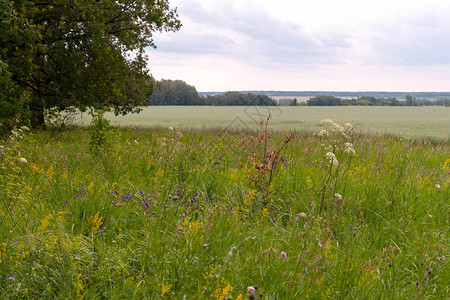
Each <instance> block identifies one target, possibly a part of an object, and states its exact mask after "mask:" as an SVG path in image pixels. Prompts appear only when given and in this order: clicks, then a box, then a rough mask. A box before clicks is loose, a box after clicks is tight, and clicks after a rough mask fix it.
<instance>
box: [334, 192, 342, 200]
mask: <svg viewBox="0 0 450 300" xmlns="http://www.w3.org/2000/svg"><path fill="white" fill-rule="evenodd" d="M334 197H336V198H337V199H342V195H341V194H338V193H336V194H334Z"/></svg>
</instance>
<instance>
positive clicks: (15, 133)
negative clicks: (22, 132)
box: [11, 130, 19, 136]
mask: <svg viewBox="0 0 450 300" xmlns="http://www.w3.org/2000/svg"><path fill="white" fill-rule="evenodd" d="M11 133H12V134H14V135H15V136H18V135H19V134H18V133H17V132H15V131H14V130H12V131H11Z"/></svg>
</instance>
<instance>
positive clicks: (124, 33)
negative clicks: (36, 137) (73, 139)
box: [0, 0, 181, 127]
mask: <svg viewBox="0 0 450 300" xmlns="http://www.w3.org/2000/svg"><path fill="white" fill-rule="evenodd" d="M180 27H181V23H180V21H179V19H178V15H177V13H176V9H172V8H170V6H169V3H168V0H133V1H132V0H40V1H29V0H16V1H7V0H0V47H1V48H0V51H1V52H0V60H1V61H0V62H2V63H3V64H6V66H7V71H8V74H9V75H8V77H9V80H10V81H11V83H12V84H11V87H14V88H19V89H20V90H21V93H22V94H24V95H27V96H28V99H29V101H28V102H27V103H28V104H27V107H28V108H29V111H30V113H31V114H30V124H31V125H32V126H33V127H36V126H39V125H43V124H44V112H45V110H46V109H48V108H55V107H56V108H58V109H59V110H64V109H65V108H67V107H70V106H75V107H78V108H79V109H81V110H85V109H86V108H87V107H96V108H104V107H110V108H112V110H113V111H114V112H115V113H116V114H125V113H128V112H132V111H136V110H138V109H139V108H138V106H139V105H143V104H145V103H146V101H147V100H148V97H149V95H150V93H151V90H152V80H151V76H150V74H149V70H148V69H147V58H146V56H145V51H144V50H145V48H146V47H154V46H155V45H154V42H153V34H154V33H155V32H156V31H176V30H178V29H179V28H180ZM0 97H1V98H2V99H3V98H5V97H6V95H0ZM2 101H3V100H2ZM11 117H15V116H11Z"/></svg>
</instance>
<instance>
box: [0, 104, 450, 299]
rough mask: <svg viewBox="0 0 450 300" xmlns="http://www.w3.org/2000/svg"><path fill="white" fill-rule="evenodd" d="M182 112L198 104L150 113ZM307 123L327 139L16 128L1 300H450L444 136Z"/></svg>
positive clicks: (1, 193)
mask: <svg viewBox="0 0 450 300" xmlns="http://www.w3.org/2000/svg"><path fill="white" fill-rule="evenodd" d="M182 109H184V111H185V112H190V115H191V116H192V118H193V116H194V115H195V113H194V112H195V111H196V110H197V111H198V110H201V109H199V108H187V109H186V108H176V109H172V108H170V109H169V108H151V109H149V110H148V112H147V113H150V112H151V113H155V112H156V111H158V110H159V111H160V112H161V111H162V110H166V111H172V112H174V115H172V117H171V118H173V119H172V120H173V121H174V120H175V119H176V118H175V116H176V114H175V113H178V115H179V114H180V112H181V111H183V110H182ZM202 109H203V112H204V114H203V118H205V119H208V118H211V116H208V114H207V113H206V112H207V111H209V112H211V111H213V110H214V108H202ZM227 109H228V108H227ZM227 109H222V108H217V109H215V112H216V114H217V113H218V112H219V111H226V110H227ZM228 111H233V110H232V109H229V110H228ZM234 111H235V112H237V111H239V110H238V109H237V108H234ZM292 111H298V112H299V111H301V108H296V109H295V110H292ZM310 111H311V110H310ZM334 111H337V110H336V109H334ZM414 111H416V112H417V114H419V112H421V110H420V109H417V110H416V109H414ZM434 111H435V112H438V110H437V109H435V110H434ZM360 112H361V110H360ZM422 112H423V111H422ZM315 113H316V116H317V115H318V113H319V111H318V110H316V111H315ZM321 113H324V111H322V112H321ZM347 113H348V112H347ZM285 115H288V112H286V113H285ZM141 116H143V115H141ZM147 116H148V114H147ZM154 116H155V117H156V116H157V115H154ZM207 117H208V118H207ZM333 117H339V116H338V115H334V116H333ZM160 118H162V117H161V116H160ZM183 120H189V118H188V117H187V116H186V115H185V116H184V118H183ZM210 120H211V119H210ZM341 120H342V121H346V120H345V119H341ZM191 121H192V122H193V119H191ZM276 122H277V121H276V120H275V123H276ZM310 122H311V124H313V125H314V126H319V127H318V129H320V130H321V133H320V134H319V132H317V133H316V131H315V132H314V133H312V132H296V133H294V134H293V135H292V136H289V137H287V138H286V136H285V134H284V133H283V132H281V131H280V130H279V129H280V128H279V127H278V128H277V130H276V131H271V130H270V129H269V131H268V132H265V131H264V130H262V129H261V130H260V131H259V132H253V133H252V132H248V131H240V132H239V131H230V132H224V131H221V130H219V131H217V130H209V129H206V130H203V129H195V130H181V131H178V129H173V130H171V129H169V128H163V129H150V130H143V129H140V128H122V129H118V128H114V129H109V130H108V129H105V128H103V129H102V128H100V127H99V126H98V127H97V129H95V127H92V128H91V129H83V128H74V129H69V130H65V131H64V130H63V131H58V130H48V131H34V132H32V133H33V134H29V133H27V131H24V132H20V131H19V130H17V132H16V134H12V135H11V138H10V139H9V140H8V141H4V142H2V147H1V148H0V218H1V225H0V298H1V299H222V300H223V299H238V300H242V299H275V298H276V299H305V298H311V299H327V298H336V299H445V298H446V297H448V295H449V292H450V284H449V283H450V268H449V265H448V262H449V258H450V255H449V245H450V239H449V230H448V229H449V227H450V223H449V218H448V216H449V200H450V145H449V143H448V142H445V141H433V142H432V143H429V142H428V141H427V140H423V139H416V140H408V139H399V138H394V137H390V136H385V135H381V136H375V135H373V136H370V135H360V134H358V132H357V131H356V132H353V133H352V131H351V128H350V126H348V125H347V126H345V127H341V126H340V125H339V124H334V123H330V124H328V125H326V124H321V125H318V124H317V123H315V122H314V121H313V119H312V118H311V119H310ZM138 123H139V122H138ZM155 124H158V123H155ZM185 124H186V123H185ZM221 124H222V125H223V124H224V123H221ZM159 125H164V126H167V125H172V126H179V125H180V124H179V123H176V122H175V121H174V122H172V123H170V122H167V123H165V122H164V123H162V124H159ZM323 130H327V132H325V131H323ZM349 143H351V144H349Z"/></svg>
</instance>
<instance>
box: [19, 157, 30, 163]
mask: <svg viewBox="0 0 450 300" xmlns="http://www.w3.org/2000/svg"><path fill="white" fill-rule="evenodd" d="M20 162H23V163H24V164H26V163H28V161H27V159H26V158H25V157H21V158H20Z"/></svg>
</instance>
